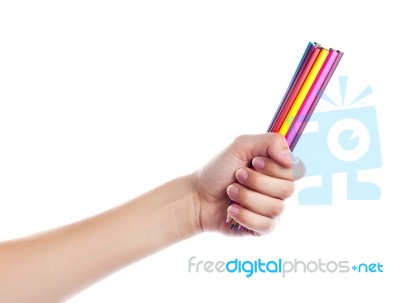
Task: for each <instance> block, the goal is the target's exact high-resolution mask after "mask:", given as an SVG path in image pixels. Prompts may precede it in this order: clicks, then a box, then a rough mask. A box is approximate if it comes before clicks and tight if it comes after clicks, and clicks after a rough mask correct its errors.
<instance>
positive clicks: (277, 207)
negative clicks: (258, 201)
mask: <svg viewBox="0 0 400 303" xmlns="http://www.w3.org/2000/svg"><path fill="white" fill-rule="evenodd" d="M284 208H285V207H284V204H283V201H282V200H278V201H276V203H274V205H273V206H272V207H271V208H270V214H271V216H272V217H273V218H274V217H278V216H280V215H281V214H282V212H283V210H284Z"/></svg>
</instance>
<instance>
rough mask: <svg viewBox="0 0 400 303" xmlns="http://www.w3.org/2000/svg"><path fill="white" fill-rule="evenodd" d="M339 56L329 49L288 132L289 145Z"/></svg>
mask: <svg viewBox="0 0 400 303" xmlns="http://www.w3.org/2000/svg"><path fill="white" fill-rule="evenodd" d="M337 56H338V53H337V52H336V51H335V50H333V49H330V50H329V54H328V57H327V58H326V60H325V63H324V65H323V66H322V68H321V71H320V72H319V74H318V76H317V79H316V80H315V82H314V84H313V85H312V87H311V89H310V91H309V92H308V95H307V97H306V99H305V100H304V102H303V104H302V105H301V108H300V110H299V112H298V113H297V115H296V118H295V120H294V121H293V123H292V125H291V127H290V129H289V131H288V133H287V134H286V140H287V142H288V144H289V146H290V145H291V144H292V142H293V139H294V138H295V136H296V134H297V132H298V131H299V129H300V127H301V125H302V123H303V122H304V121H305V119H306V116H307V113H308V111H309V110H310V108H311V105H312V104H313V102H314V100H315V98H316V97H317V95H318V93H319V92H320V90H321V88H322V85H323V83H324V81H325V79H326V77H327V76H328V74H329V71H330V70H331V68H332V66H333V63H334V62H335V60H336V57H337Z"/></svg>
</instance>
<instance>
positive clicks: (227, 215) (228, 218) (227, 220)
mask: <svg viewBox="0 0 400 303" xmlns="http://www.w3.org/2000/svg"><path fill="white" fill-rule="evenodd" d="M231 220H232V218H231V216H230V215H229V214H228V212H226V221H225V223H228V222H229V221H231Z"/></svg>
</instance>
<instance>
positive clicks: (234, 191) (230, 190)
mask: <svg viewBox="0 0 400 303" xmlns="http://www.w3.org/2000/svg"><path fill="white" fill-rule="evenodd" d="M226 191H227V193H228V195H229V197H231V198H236V197H237V196H238V195H239V188H237V187H236V186H235V185H229V186H228V188H227V189H226Z"/></svg>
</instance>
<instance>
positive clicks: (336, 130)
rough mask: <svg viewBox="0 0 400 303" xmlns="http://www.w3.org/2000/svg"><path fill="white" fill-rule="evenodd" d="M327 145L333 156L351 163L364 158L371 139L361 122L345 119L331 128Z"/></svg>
mask: <svg viewBox="0 0 400 303" xmlns="http://www.w3.org/2000/svg"><path fill="white" fill-rule="evenodd" d="M327 143H328V147H329V150H330V152H331V153H332V155H333V156H335V157H336V158H337V159H339V160H342V161H346V162H351V161H356V160H359V159H361V158H362V157H364V156H365V154H366V153H367V152H368V150H369V148H370V143H371V138H370V134H369V131H368V128H367V127H366V126H365V125H364V124H363V123H362V122H361V121H359V120H356V119H351V118H347V119H346V118H345V119H341V120H339V121H336V122H335V123H334V124H333V125H332V126H331V128H330V129H329V131H328V135H327Z"/></svg>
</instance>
